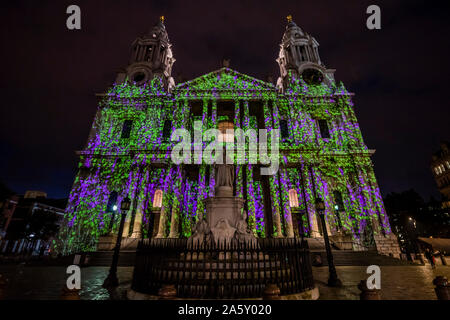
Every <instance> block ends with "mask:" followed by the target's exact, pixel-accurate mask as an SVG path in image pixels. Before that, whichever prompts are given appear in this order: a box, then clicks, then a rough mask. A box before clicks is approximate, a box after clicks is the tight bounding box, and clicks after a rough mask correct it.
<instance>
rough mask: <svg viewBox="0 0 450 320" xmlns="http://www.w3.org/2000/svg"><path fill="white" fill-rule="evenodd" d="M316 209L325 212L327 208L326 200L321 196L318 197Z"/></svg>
mask: <svg viewBox="0 0 450 320" xmlns="http://www.w3.org/2000/svg"><path fill="white" fill-rule="evenodd" d="M316 210H317V211H318V212H323V211H324V210H325V202H323V200H322V199H320V198H317V199H316Z"/></svg>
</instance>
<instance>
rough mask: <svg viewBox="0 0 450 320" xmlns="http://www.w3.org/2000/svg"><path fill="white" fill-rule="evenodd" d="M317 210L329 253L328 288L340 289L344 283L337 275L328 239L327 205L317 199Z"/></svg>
mask: <svg viewBox="0 0 450 320" xmlns="http://www.w3.org/2000/svg"><path fill="white" fill-rule="evenodd" d="M316 210H317V213H318V214H319V217H320V222H321V224H322V231H323V239H324V241H325V250H326V252H327V261H328V270H329V273H330V276H329V278H328V286H330V287H340V286H342V282H341V280H339V278H338V276H337V273H336V267H335V266H334V261H333V254H332V253H331V246H330V240H329V239H328V231H327V226H326V223H325V216H324V213H325V203H324V202H323V200H322V199H320V198H318V199H316Z"/></svg>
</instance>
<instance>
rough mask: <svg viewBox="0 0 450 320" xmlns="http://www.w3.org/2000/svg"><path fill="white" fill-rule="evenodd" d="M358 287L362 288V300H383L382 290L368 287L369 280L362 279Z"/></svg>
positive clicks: (360, 296) (360, 297)
mask: <svg viewBox="0 0 450 320" xmlns="http://www.w3.org/2000/svg"><path fill="white" fill-rule="evenodd" d="M358 289H359V290H361V293H360V294H359V299H360V300H381V294H380V291H381V290H379V289H369V288H367V280H361V282H360V283H359V284H358Z"/></svg>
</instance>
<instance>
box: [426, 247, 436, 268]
mask: <svg viewBox="0 0 450 320" xmlns="http://www.w3.org/2000/svg"><path fill="white" fill-rule="evenodd" d="M425 257H426V258H427V259H428V261H429V262H430V264H431V267H432V268H433V269H434V268H436V264H435V263H434V256H433V253H432V252H431V250H430V248H427V249H426V250H425Z"/></svg>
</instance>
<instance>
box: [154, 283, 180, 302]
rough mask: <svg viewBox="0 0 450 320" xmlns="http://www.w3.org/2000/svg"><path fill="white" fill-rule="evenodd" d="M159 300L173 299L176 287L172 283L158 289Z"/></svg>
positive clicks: (175, 294)
mask: <svg viewBox="0 0 450 320" xmlns="http://www.w3.org/2000/svg"><path fill="white" fill-rule="evenodd" d="M158 297H159V300H175V299H176V297H177V289H176V288H175V286H174V285H173V284H165V285H163V286H162V288H161V289H159V290H158Z"/></svg>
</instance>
